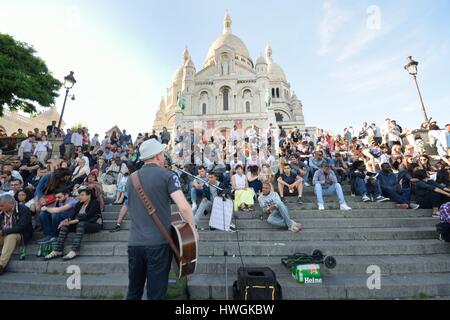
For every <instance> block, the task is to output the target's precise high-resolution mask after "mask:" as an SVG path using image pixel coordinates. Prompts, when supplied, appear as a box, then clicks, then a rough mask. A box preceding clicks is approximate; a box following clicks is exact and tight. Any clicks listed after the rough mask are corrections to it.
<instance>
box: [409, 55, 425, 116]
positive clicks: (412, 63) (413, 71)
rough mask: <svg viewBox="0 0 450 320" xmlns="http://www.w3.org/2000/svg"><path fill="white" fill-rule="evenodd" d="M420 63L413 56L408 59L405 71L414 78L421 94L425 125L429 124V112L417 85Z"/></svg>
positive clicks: (417, 85) (418, 90)
mask: <svg viewBox="0 0 450 320" xmlns="http://www.w3.org/2000/svg"><path fill="white" fill-rule="evenodd" d="M418 64H419V62H417V61H414V60H413V59H412V57H411V56H409V57H408V58H407V59H406V65H405V70H406V71H408V73H409V74H410V75H411V76H412V77H413V79H414V83H415V84H416V88H417V92H418V94H419V99H420V104H421V107H422V113H423V118H424V119H425V124H427V123H428V121H429V118H428V116H427V111H426V110H425V104H424V103H423V99H422V94H421V93H420V89H419V84H418V83H417V66H418Z"/></svg>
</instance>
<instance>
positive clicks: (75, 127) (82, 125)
mask: <svg viewBox="0 0 450 320" xmlns="http://www.w3.org/2000/svg"><path fill="white" fill-rule="evenodd" d="M85 127H87V126H85V125H84V124H82V123H81V122H78V123H75V124H74V125H73V126H72V128H70V131H72V132H75V131H78V129H83V128H85Z"/></svg>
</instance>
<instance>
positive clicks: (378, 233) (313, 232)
mask: <svg viewBox="0 0 450 320" xmlns="http://www.w3.org/2000/svg"><path fill="white" fill-rule="evenodd" d="M199 234H200V239H201V240H202V241H223V240H224V239H227V240H236V239H237V238H238V237H239V240H240V241H269V240H283V241H285V240H298V241H302V240H388V239H392V240H398V239H435V238H436V237H437V233H436V228H434V227H416V228H362V229H354V228H340V229H330V230H326V231H324V230H318V229H305V230H303V231H302V232H300V233H298V234H295V233H292V232H288V231H287V230H283V229H273V230H264V232H261V231H260V230H259V231H258V230H252V229H242V230H240V231H239V232H237V233H230V232H223V231H220V230H215V231H210V230H209V229H207V230H199ZM128 236H129V230H121V231H119V232H113V233H112V232H109V231H108V230H103V231H100V232H99V233H94V234H87V235H85V236H84V237H83V241H84V242H98V241H103V242H108V241H117V242H121V241H123V242H128ZM42 237H43V234H42V233H35V234H34V235H33V240H37V239H40V238H42ZM73 237H74V234H72V233H71V234H69V237H68V241H70V240H71V239H73Z"/></svg>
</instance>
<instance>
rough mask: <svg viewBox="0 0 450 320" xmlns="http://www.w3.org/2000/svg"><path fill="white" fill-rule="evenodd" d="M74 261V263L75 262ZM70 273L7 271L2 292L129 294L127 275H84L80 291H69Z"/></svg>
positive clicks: (116, 296) (85, 295)
mask: <svg viewBox="0 0 450 320" xmlns="http://www.w3.org/2000/svg"><path fill="white" fill-rule="evenodd" d="M73 264H75V263H73ZM70 276H71V274H65V275H59V274H58V275H55V274H37V273H13V272H6V273H5V274H3V275H2V276H1V277H0V287H1V288H2V292H7V293H8V294H12V295H23V294H26V295H27V296H42V297H54V296H56V297H67V298H84V299H93V300H97V299H112V300H122V299H124V297H125V296H126V293H127V287H128V274H108V275H81V290H77V289H73V290H70V289H69V288H68V287H67V280H68V279H69V277H70Z"/></svg>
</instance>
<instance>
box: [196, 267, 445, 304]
mask: <svg viewBox="0 0 450 320" xmlns="http://www.w3.org/2000/svg"><path fill="white" fill-rule="evenodd" d="M368 277H369V275H365V276H363V275H352V274H346V275H337V276H324V277H323V283H322V284H299V283H297V282H296V281H295V280H294V279H293V278H292V277H291V276H281V277H277V280H278V282H279V283H280V285H281V287H282V290H283V298H284V299H287V300H292V299H295V300H305V299H412V298H416V299H418V297H436V296H448V295H449V294H450V273H438V274H433V273H431V274H421V273H420V274H407V275H397V274H396V275H389V276H382V277H381V288H380V290H376V289H375V290H369V289H368V287H367V280H368ZM235 279H236V276H234V277H233V276H231V277H229V278H228V287H229V290H228V294H229V297H230V298H231V297H232V292H233V291H232V284H233V281H234V280H235ZM224 284H225V276H224V275H204V274H198V275H197V274H196V275H193V276H192V277H191V278H190V280H189V285H188V287H189V292H190V294H191V299H225V286H224Z"/></svg>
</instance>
